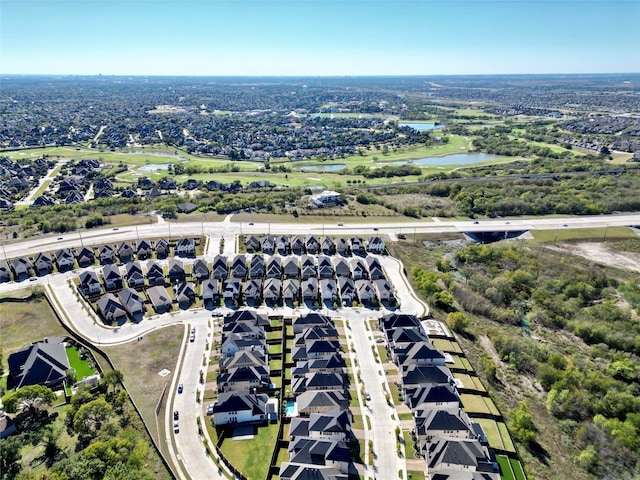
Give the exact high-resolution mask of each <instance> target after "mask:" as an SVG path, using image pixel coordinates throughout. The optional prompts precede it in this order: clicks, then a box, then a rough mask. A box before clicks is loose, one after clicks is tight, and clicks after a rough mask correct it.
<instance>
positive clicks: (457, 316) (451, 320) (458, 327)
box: [446, 312, 469, 333]
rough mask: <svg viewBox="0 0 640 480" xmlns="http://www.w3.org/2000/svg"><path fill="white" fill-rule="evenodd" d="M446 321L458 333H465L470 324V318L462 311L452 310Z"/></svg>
mask: <svg viewBox="0 0 640 480" xmlns="http://www.w3.org/2000/svg"><path fill="white" fill-rule="evenodd" d="M446 322H447V325H448V326H449V328H450V329H451V330H453V331H454V332H458V333H463V332H464V331H465V330H466V328H467V327H468V326H469V320H467V317H465V316H464V314H462V313H460V312H451V313H450V314H448V315H447V320H446Z"/></svg>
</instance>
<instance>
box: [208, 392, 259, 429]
mask: <svg viewBox="0 0 640 480" xmlns="http://www.w3.org/2000/svg"><path fill="white" fill-rule="evenodd" d="M268 400H269V397H268V395H266V394H264V393H261V394H253V393H249V392H248V391H242V392H225V393H222V394H220V396H219V397H218V400H217V401H216V403H215V405H214V406H213V421H214V423H215V424H216V425H230V424H238V423H258V422H263V421H265V420H266V419H267V401H268Z"/></svg>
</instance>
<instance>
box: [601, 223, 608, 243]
mask: <svg viewBox="0 0 640 480" xmlns="http://www.w3.org/2000/svg"><path fill="white" fill-rule="evenodd" d="M607 230H609V224H608V223H607V226H606V227H604V238H603V239H602V241H603V242H606V241H607Z"/></svg>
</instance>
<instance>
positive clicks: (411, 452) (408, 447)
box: [402, 430, 418, 458]
mask: <svg viewBox="0 0 640 480" xmlns="http://www.w3.org/2000/svg"><path fill="white" fill-rule="evenodd" d="M402 439H403V440H404V455H405V457H406V458H417V454H418V452H416V449H415V443H414V442H413V440H412V439H411V432H409V431H408V430H402Z"/></svg>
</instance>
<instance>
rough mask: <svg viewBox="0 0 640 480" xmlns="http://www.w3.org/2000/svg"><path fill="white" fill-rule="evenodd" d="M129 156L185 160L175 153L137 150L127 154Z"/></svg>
mask: <svg viewBox="0 0 640 480" xmlns="http://www.w3.org/2000/svg"><path fill="white" fill-rule="evenodd" d="M126 153H127V154H131V155H153V156H155V157H170V158H182V159H183V158H184V157H183V156H182V155H177V154H173V153H166V152H145V151H143V150H136V151H134V152H126Z"/></svg>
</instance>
